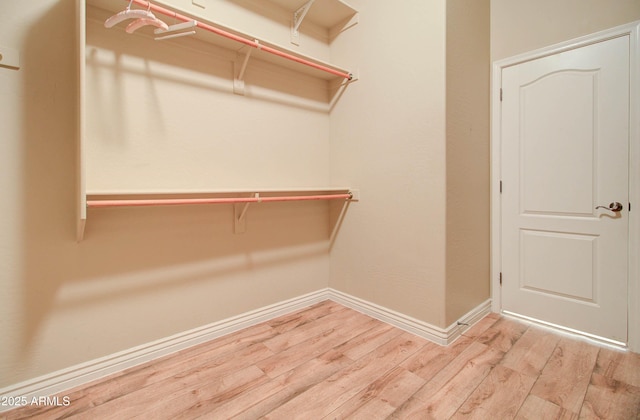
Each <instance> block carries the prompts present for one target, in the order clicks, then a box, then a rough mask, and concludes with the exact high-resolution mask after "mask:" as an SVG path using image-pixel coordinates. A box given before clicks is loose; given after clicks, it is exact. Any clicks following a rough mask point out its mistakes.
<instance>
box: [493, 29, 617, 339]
mask: <svg viewBox="0 0 640 420" xmlns="http://www.w3.org/2000/svg"><path fill="white" fill-rule="evenodd" d="M502 89H503V101H502V119H501V121H502V127H501V130H502V133H501V134H502V151H501V154H502V157H501V162H502V182H503V194H502V274H503V287H502V308H503V309H504V310H507V311H510V312H514V313H517V314H520V315H524V316H528V317H532V318H535V319H539V320H541V321H545V322H550V323H553V324H557V325H561V326H564V327H568V328H572V329H576V330H580V331H583V332H586V333H589V334H594V335H597V336H600V337H603V338H607V339H611V340H615V341H618V342H626V341H627V280H628V273H627V267H628V264H627V258H628V256H627V251H628V237H627V235H628V209H627V206H628V192H629V179H628V176H629V175H628V156H629V155H628V151H629V37H628V36H621V37H618V38H614V39H610V40H607V41H603V42H599V43H596V44H592V45H588V46H584V47H581V48H577V49H573V50H570V51H565V52H562V53H558V54H554V55H550V56H547V57H543V58H539V59H536V60H532V61H527V62H525V63H522V64H518V65H515V66H512V67H507V68H505V69H503V71H502ZM611 202H620V203H622V204H623V206H624V207H623V209H622V211H620V212H617V213H616V212H612V211H609V210H606V209H596V207H597V206H598V205H605V206H608V205H609V203H611Z"/></svg>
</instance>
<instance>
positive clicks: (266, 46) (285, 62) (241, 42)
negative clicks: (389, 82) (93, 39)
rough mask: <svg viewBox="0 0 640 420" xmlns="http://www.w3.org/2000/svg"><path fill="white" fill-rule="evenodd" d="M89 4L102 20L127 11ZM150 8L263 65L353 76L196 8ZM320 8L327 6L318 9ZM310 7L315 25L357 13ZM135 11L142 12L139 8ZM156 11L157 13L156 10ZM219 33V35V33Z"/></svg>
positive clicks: (98, 1)
mask: <svg viewBox="0 0 640 420" xmlns="http://www.w3.org/2000/svg"><path fill="white" fill-rule="evenodd" d="M134 1H135V2H136V3H138V4H140V3H146V2H143V1H140V0H134ZM86 2H87V5H89V6H93V7H95V8H98V9H102V10H103V11H105V12H104V13H102V14H100V13H99V14H100V17H99V18H103V17H105V16H107V17H108V14H109V13H111V14H115V13H118V12H120V11H122V10H124V8H125V7H126V6H127V2H126V1H123V0H86ZM273 2H274V3H277V4H279V5H280V6H281V7H287V8H290V7H291V6H294V7H295V5H297V4H300V3H302V4H303V5H305V4H308V0H307V1H305V0H303V1H302V2H301V1H300V0H273ZM151 4H152V6H151V7H152V11H154V13H156V14H157V15H158V13H157V12H158V10H160V9H164V10H166V11H169V12H171V13H172V15H171V17H174V16H175V15H176V14H177V15H178V16H181V17H183V18H184V19H187V18H188V19H193V20H196V21H197V22H199V25H198V27H197V28H196V35H195V37H196V38H197V39H200V40H202V41H204V42H207V43H210V44H213V45H215V46H217V47H220V48H224V49H228V50H232V51H236V52H239V53H242V54H246V53H248V52H251V58H252V59H253V58H257V59H259V60H262V61H267V62H271V63H274V64H277V65H279V66H282V67H285V68H290V69H293V70H295V71H298V72H300V73H303V74H308V75H310V76H313V77H316V78H319V79H324V80H340V79H342V80H345V79H348V80H350V78H348V77H344V76H343V75H350V74H351V72H350V71H349V70H348V69H346V68H342V67H339V66H336V65H333V64H331V63H328V62H326V61H324V60H319V59H317V58H315V57H312V56H309V55H306V54H302V53H300V52H299V51H296V50H292V49H290V48H286V47H283V46H282V45H278V44H276V43H273V42H270V41H268V40H265V39H262V38H259V37H256V36H254V35H252V34H248V33H246V32H243V31H239V30H236V29H234V28H231V27H228V26H225V25H222V24H220V23H217V22H212V21H211V20H207V19H204V18H202V17H201V16H199V15H198V13H197V12H198V10H197V8H194V9H193V10H183V9H181V8H179V7H176V6H173V5H170V4H168V2H167V1H166V0H165V1H159V0H158V1H152V2H151ZM318 5H324V6H323V7H318ZM327 5H329V6H327ZM311 6H312V7H310V8H309V13H307V17H305V19H306V18H309V19H315V20H314V22H323V24H335V22H341V21H344V19H349V16H353V15H354V13H356V12H355V11H354V10H353V9H352V8H350V7H349V6H347V5H346V4H345V3H343V2H341V1H339V0H315V1H314V2H313V4H312V5H311ZM136 7H138V8H139V7H140V6H136ZM156 8H157V9H158V10H156ZM88 10H89V9H88ZM311 10H314V12H313V13H312V12H311ZM294 12H295V11H294ZM292 13H293V12H292ZM334 13H336V14H334ZM330 16H333V18H331V19H330V18H329V17H330ZM158 17H159V18H163V17H165V18H166V17H167V16H163V15H162V14H159V15H158ZM203 28H204V29H203ZM216 31H217V32H218V33H216ZM220 33H227V34H230V35H231V36H232V37H235V38H236V40H234V39H229V38H228V37H226V36H223V35H220Z"/></svg>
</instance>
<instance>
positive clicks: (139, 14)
mask: <svg viewBox="0 0 640 420" xmlns="http://www.w3.org/2000/svg"><path fill="white" fill-rule="evenodd" d="M131 4H133V0H131V1H130V2H129V5H128V6H127V8H126V9H124V10H123V11H121V12H119V13H117V14H115V15H113V16H111V17H110V18H109V19H107V20H106V21H105V22H104V27H105V28H112V27H114V26H115V25H117V24H118V23H120V22H124V21H125V20H127V19H152V18H155V16H154V15H153V13H151V11H149V10H131Z"/></svg>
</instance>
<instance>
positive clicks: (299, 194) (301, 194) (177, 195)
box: [77, 187, 360, 241]
mask: <svg viewBox="0 0 640 420" xmlns="http://www.w3.org/2000/svg"><path fill="white" fill-rule="evenodd" d="M359 199H360V193H359V191H358V190H351V189H350V188H347V187H309V188H283V189H264V188H256V189H241V190H218V191H180V192H176V191H173V192H171V191H158V190H156V191H144V192H143V191H136V192H131V191H128V192H117V191H112V192H104V191H103V192H92V193H87V195H86V196H85V206H86V207H87V208H110V207H149V206H175V205H203V204H207V205H212V204H233V205H234V231H235V232H236V233H243V232H244V231H245V220H246V219H245V215H246V213H247V210H248V208H249V205H250V204H252V203H263V202H264V203H267V202H290V201H328V200H336V201H338V200H341V201H343V202H345V203H346V202H348V201H358V200H359ZM85 224H86V216H85V219H84V220H82V221H81V226H80V229H79V230H78V238H77V239H78V241H82V240H83V239H84V227H85Z"/></svg>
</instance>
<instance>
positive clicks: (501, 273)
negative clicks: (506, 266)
mask: <svg viewBox="0 0 640 420" xmlns="http://www.w3.org/2000/svg"><path fill="white" fill-rule="evenodd" d="M500 286H502V272H500Z"/></svg>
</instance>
